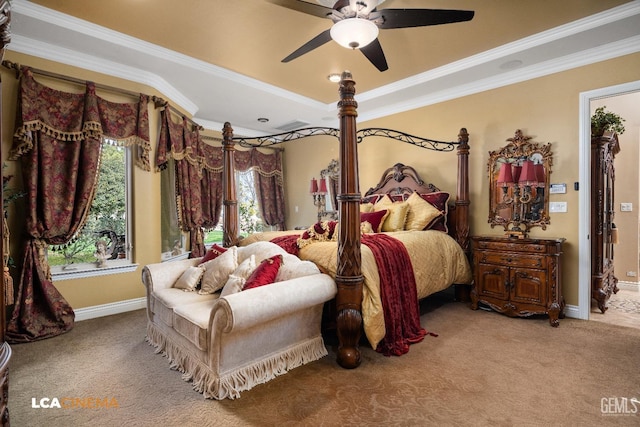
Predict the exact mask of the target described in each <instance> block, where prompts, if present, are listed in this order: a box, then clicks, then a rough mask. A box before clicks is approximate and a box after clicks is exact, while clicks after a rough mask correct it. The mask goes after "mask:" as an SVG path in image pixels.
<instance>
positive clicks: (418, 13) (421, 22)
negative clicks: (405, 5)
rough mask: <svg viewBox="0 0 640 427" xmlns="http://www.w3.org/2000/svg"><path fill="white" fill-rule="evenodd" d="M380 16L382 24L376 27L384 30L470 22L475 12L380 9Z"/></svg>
mask: <svg viewBox="0 0 640 427" xmlns="http://www.w3.org/2000/svg"><path fill="white" fill-rule="evenodd" d="M380 14H381V15H382V18H383V22H382V23H381V24H380V25H378V26H379V27H380V28H382V29H385V30H386V29H390V28H409V27H425V26H428V25H439V24H451V23H453V22H463V21H470V20H471V19H472V18H473V15H474V14H475V12H474V11H472V10H447V9H382V10H380Z"/></svg>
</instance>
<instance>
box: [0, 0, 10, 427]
mask: <svg viewBox="0 0 640 427" xmlns="http://www.w3.org/2000/svg"><path fill="white" fill-rule="evenodd" d="M10 21H11V5H10V3H9V1H8V0H0V61H1V60H2V58H4V49H5V46H6V45H7V44H8V43H9V41H10V40H11V34H10V31H9V29H10ZM0 136H2V81H1V78H0ZM0 142H1V138H0ZM1 157H2V145H1V144H0V158H1ZM0 199H2V200H4V199H3V194H2V187H0ZM2 215H4V209H3V212H2ZM0 229H1V230H2V232H1V233H0V253H2V256H3V259H4V256H5V247H4V246H5V244H6V243H5V231H4V226H2V227H0ZM3 264H4V263H3ZM3 267H4V265H3ZM3 274H4V272H3ZM5 286H6V284H5V278H4V275H3V278H2V279H1V280H0V425H2V426H3V427H5V426H9V424H10V423H9V408H8V406H7V404H8V400H9V360H10V359H11V347H10V346H9V344H8V343H7V342H6V341H5V330H6V323H7V319H6V313H7V312H6V307H5Z"/></svg>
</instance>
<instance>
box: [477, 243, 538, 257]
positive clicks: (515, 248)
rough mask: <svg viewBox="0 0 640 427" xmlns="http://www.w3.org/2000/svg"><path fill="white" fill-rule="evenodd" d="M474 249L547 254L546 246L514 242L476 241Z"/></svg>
mask: <svg viewBox="0 0 640 427" xmlns="http://www.w3.org/2000/svg"><path fill="white" fill-rule="evenodd" d="M475 243H476V247H477V248H478V249H489V250H494V251H505V252H526V253H534V254H536V253H537V254H544V253H546V252H547V246H546V245H543V244H535V243H534V244H528V245H523V244H522V243H521V242H518V241H517V240H516V241H495V240H477V241H476V242H475Z"/></svg>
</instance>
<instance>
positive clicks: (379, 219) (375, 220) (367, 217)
mask: <svg viewBox="0 0 640 427" xmlns="http://www.w3.org/2000/svg"><path fill="white" fill-rule="evenodd" d="M388 213H389V211H388V210H387V209H382V210H380V211H376V212H360V222H368V223H369V224H371V228H372V229H373V231H374V232H375V233H380V232H381V231H382V223H383V222H384V219H385V218H386V217H387V215H388Z"/></svg>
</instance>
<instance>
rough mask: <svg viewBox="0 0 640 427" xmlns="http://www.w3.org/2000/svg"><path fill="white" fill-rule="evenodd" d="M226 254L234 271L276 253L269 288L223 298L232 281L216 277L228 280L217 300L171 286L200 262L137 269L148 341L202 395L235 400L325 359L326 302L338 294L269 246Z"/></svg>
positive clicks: (314, 270)
mask: <svg viewBox="0 0 640 427" xmlns="http://www.w3.org/2000/svg"><path fill="white" fill-rule="evenodd" d="M232 249H233V250H234V251H236V255H237V263H236V264H237V265H239V266H240V267H239V268H241V266H242V265H243V263H244V264H247V262H249V261H254V259H255V264H259V263H260V261H262V260H263V259H266V258H269V257H272V256H274V255H277V254H281V255H282V259H283V264H282V266H281V267H280V269H279V270H278V273H277V276H276V279H275V280H276V281H275V283H272V284H268V285H265V286H260V287H257V288H254V289H246V290H243V291H238V289H236V292H235V293H230V294H229V290H228V289H227V288H228V287H229V286H232V285H233V284H232V283H231V282H232V281H233V279H234V277H236V276H235V275H234V274H233V273H231V275H228V274H227V272H222V275H224V276H225V277H224V280H226V279H227V276H229V279H228V280H226V283H225V288H224V289H223V290H222V294H223V296H222V297H221V296H220V295H221V292H214V293H209V294H200V293H198V291H191V292H185V290H183V289H179V288H176V287H174V286H175V284H176V282H178V279H180V278H181V276H183V273H184V272H185V270H187V269H188V268H189V267H192V266H196V265H198V264H199V263H200V259H198V258H195V259H187V260H181V261H174V262H166V263H158V264H150V265H147V266H145V267H144V268H143V270H142V281H143V283H144V285H145V287H146V289H147V316H148V323H147V341H148V342H149V343H150V344H151V345H153V346H155V347H156V353H162V354H164V355H165V356H166V357H167V358H168V359H169V361H170V364H171V365H170V366H171V368H172V369H176V370H178V371H180V372H182V373H183V375H182V378H183V379H184V380H186V381H192V382H193V388H194V389H195V390H196V391H198V392H200V393H203V395H204V397H205V398H213V399H224V398H230V399H234V398H237V397H239V396H240V392H241V391H244V390H249V389H251V388H252V387H254V386H255V385H258V384H262V383H265V382H267V381H269V380H271V379H273V378H275V377H276V376H278V375H281V374H284V373H286V372H287V371H289V370H291V369H293V368H295V367H298V366H301V365H303V364H305V363H308V362H311V361H314V360H317V359H319V358H321V357H323V356H325V355H326V354H327V350H326V348H325V346H324V342H323V339H322V335H321V331H320V327H321V319H322V310H323V306H324V303H325V302H326V301H329V300H331V299H332V298H333V297H334V296H335V294H336V284H335V282H334V281H333V279H332V278H331V277H330V276H328V275H326V274H322V273H320V271H319V270H318V267H316V265H315V264H313V263H311V262H309V261H302V260H300V259H299V258H297V257H296V256H293V255H290V254H288V253H286V252H285V251H284V250H283V249H282V248H280V247H279V246H277V245H275V244H273V243H270V242H258V243H254V244H251V245H248V246H245V247H239V248H235V247H234V248H232ZM227 255H228V254H227ZM203 281H204V276H203ZM203 287H204V282H203ZM236 287H237V284H236ZM240 288H241V286H240ZM225 294H226V295H225Z"/></svg>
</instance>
